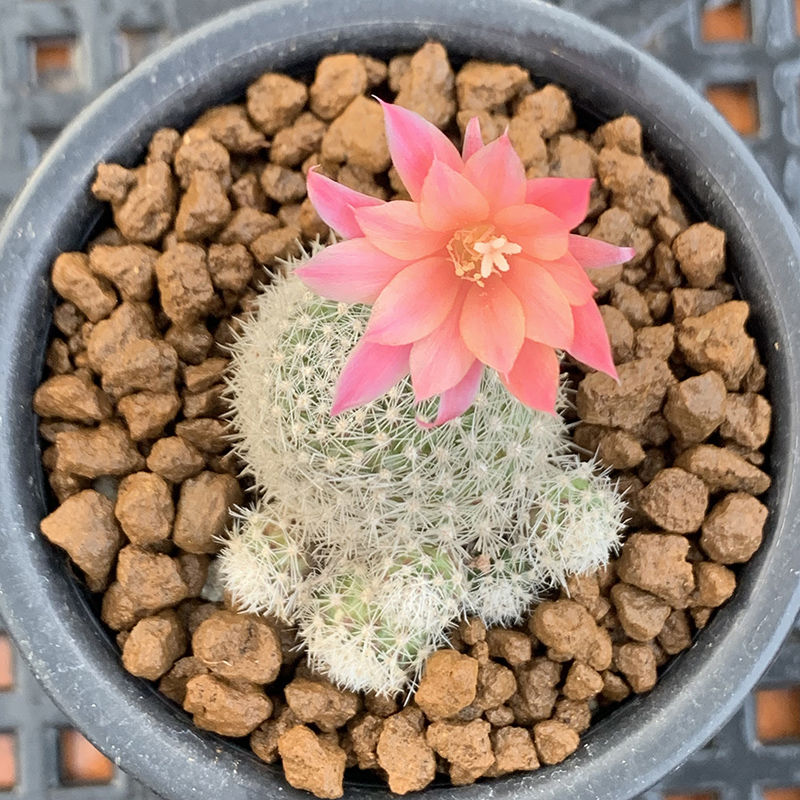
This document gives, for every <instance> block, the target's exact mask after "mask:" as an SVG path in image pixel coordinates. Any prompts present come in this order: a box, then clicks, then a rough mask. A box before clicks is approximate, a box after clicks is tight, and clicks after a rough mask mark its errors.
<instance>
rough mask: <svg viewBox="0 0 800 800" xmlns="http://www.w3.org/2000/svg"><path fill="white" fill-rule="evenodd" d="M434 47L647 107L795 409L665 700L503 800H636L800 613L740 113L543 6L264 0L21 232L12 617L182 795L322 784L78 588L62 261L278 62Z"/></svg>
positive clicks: (2, 389)
mask: <svg viewBox="0 0 800 800" xmlns="http://www.w3.org/2000/svg"><path fill="white" fill-rule="evenodd" d="M429 37H431V38H436V39H439V40H441V41H442V42H443V43H444V44H445V45H446V46H447V48H448V50H449V51H450V53H451V54H452V56H453V57H454V58H455V59H467V58H470V57H479V58H487V59H492V60H500V61H506V62H518V63H520V64H522V65H523V66H525V67H528V68H529V69H530V70H531V71H532V73H533V74H534V76H536V77H537V78H547V79H548V80H550V81H553V82H556V83H559V84H561V85H563V86H564V87H565V88H566V89H567V90H568V91H569V92H570V94H571V95H572V97H573V99H574V100H575V102H576V104H577V105H578V106H580V107H581V108H583V109H584V110H585V111H586V112H588V113H589V114H591V115H594V116H596V117H598V118H601V119H602V118H606V117H612V116H614V115H617V114H621V113H623V112H628V113H632V114H634V115H635V116H637V117H638V118H639V119H640V120H641V122H642V124H643V126H644V128H645V131H646V136H647V140H648V145H649V147H650V149H651V150H652V151H654V152H655V153H657V154H658V156H659V158H660V159H661V160H662V161H663V163H664V165H665V167H666V169H667V171H668V173H669V174H670V176H671V177H672V179H673V181H674V183H675V185H676V186H678V187H682V189H683V191H684V194H685V199H686V200H687V201H688V202H689V204H690V205H692V204H693V205H694V206H695V207H696V208H698V209H699V210H701V211H702V215H703V217H704V218H709V219H710V220H711V221H712V222H714V224H716V225H718V226H720V227H721V228H723V229H725V230H726V232H727V233H728V238H729V241H730V258H731V263H732V265H733V271H734V275H735V278H736V280H737V282H738V284H739V286H740V289H741V292H742V295H743V296H744V297H745V298H746V299H747V300H748V301H749V302H750V304H751V307H752V311H753V327H752V330H753V333H754V334H755V335H756V336H757V338H758V340H759V343H760V346H761V349H762V352H764V353H765V354H766V355H767V362H768V363H767V366H768V371H769V375H770V380H771V387H770V389H771V397H772V399H773V404H774V408H775V417H774V428H775V434H774V436H773V443H772V449H771V474H772V475H773V478H774V483H773V488H772V490H771V492H770V494H769V496H768V499H767V502H768V504H769V507H770V512H771V517H770V523H769V530H768V535H767V540H766V542H765V545H764V547H763V548H762V550H761V552H760V553H759V554H758V555H757V556H756V557H755V558H754V559H753V560H752V562H751V563H749V564H748V565H747V566H746V568H745V569H744V570H743V572H742V575H741V580H740V583H739V587H738V589H737V592H736V594H735V596H734V597H733V598H732V600H731V601H730V603H729V604H728V605H727V606H726V607H725V608H724V609H723V610H722V611H721V612H720V613H719V614H718V615H717V617H716V618H715V619H714V621H713V623H712V624H711V625H710V626H709V628H708V629H706V630H705V631H704V632H703V633H702V635H700V636H699V637H698V640H697V642H696V643H695V644H694V646H693V647H692V648H691V650H689V651H688V652H687V653H685V654H684V655H682V656H681V657H680V658H679V659H676V661H675V662H674V663H673V664H672V665H671V666H670V667H669V668H668V669H667V671H666V673H665V674H664V675H663V676H662V678H661V680H660V681H659V683H658V685H657V687H656V688H655V690H654V691H653V692H652V693H651V694H649V695H647V696H642V697H638V698H636V699H635V700H633V701H631V702H629V703H627V704H626V705H625V706H624V707H622V708H621V709H619V710H618V711H617V712H615V713H614V714H613V715H611V716H610V717H609V718H608V719H607V720H605V721H603V722H601V723H600V724H598V725H596V726H595V727H594V728H593V729H592V730H591V731H590V733H589V734H587V736H586V737H585V741H584V744H583V745H582V747H581V748H580V749H579V751H578V752H577V753H576V754H575V755H574V756H573V757H571V758H569V759H568V760H567V761H566V762H564V763H563V764H561V765H559V766H558V767H555V768H549V769H542V770H539V771H537V772H534V773H532V774H529V775H524V776H520V775H515V776H510V777H508V778H503V779H497V780H494V781H493V782H492V783H491V792H492V793H493V794H494V795H495V796H501V797H511V796H520V797H522V796H524V797H527V798H531V800H533V798H536V799H537V800H556V798H561V797H563V793H564V789H565V788H567V787H568V788H569V792H570V796H571V797H572V798H574V800H590V799H591V800H594V799H595V798H597V797H610V796H613V797H615V798H617V800H624V798H629V797H632V796H634V795H636V794H637V793H639V792H640V791H642V790H643V789H645V788H647V787H648V786H649V785H651V784H652V783H653V782H654V781H656V780H657V779H658V778H659V777H661V776H662V775H663V774H664V773H666V772H667V771H668V770H669V769H671V768H672V767H673V766H675V765H676V764H677V763H679V762H680V761H681V760H682V759H683V758H685V757H686V756H687V755H688V754H689V753H690V752H691V751H692V750H694V749H695V748H697V747H698V746H699V745H701V744H702V743H703V742H704V741H705V740H706V739H708V738H709V737H710V736H711V735H712V734H713V733H714V731H715V730H717V729H718V728H719V727H720V726H721V725H722V723H723V722H724V721H725V720H726V719H727V718H728V717H729V716H730V715H731V714H732V713H733V711H734V710H735V709H736V707H737V706H738V704H739V703H740V702H741V700H742V699H743V698H744V696H745V695H746V693H747V692H748V691H749V690H750V688H751V687H752V686H753V684H754V683H755V681H756V680H757V678H758V676H759V675H760V674H761V673H762V672H763V670H764V669H765V668H766V666H767V665H768V663H769V661H770V660H771V658H772V656H773V655H774V653H775V651H776V650H777V648H778V646H779V644H780V642H781V640H782V638H783V637H784V635H785V634H786V632H787V631H788V629H789V626H790V624H791V621H792V620H793V619H794V617H795V615H796V613H797V610H798V607H800V591H798V588H799V585H800V579H799V578H798V576H799V575H800V548H798V547H797V545H796V541H795V537H796V536H797V534H798V531H797V522H796V520H797V519H798V518H799V517H800V513H799V512H800V501H798V497H797V490H796V489H795V487H794V484H795V482H796V472H797V468H798V453H797V449H796V443H797V442H798V440H799V439H800V420H799V419H798V414H799V412H800V408H798V397H797V393H798V387H800V361H799V360H798V359H800V354H799V353H798V347H800V309H798V307H797V305H796V304H795V303H793V302H792V298H793V295H796V294H797V292H798V289H800V279H798V270H800V240H798V236H797V233H796V231H795V228H794V226H793V223H792V221H791V219H790V218H789V216H788V214H787V212H786V211H785V209H783V207H782V205H781V203H780V201H779V200H778V198H777V195H776V194H775V192H774V191H773V189H772V188H771V187H770V185H769V184H768V182H767V179H766V178H765V176H764V175H763V173H761V171H760V169H759V168H758V167H757V166H756V164H755V162H754V160H753V159H752V157H751V156H750V155H749V153H748V152H747V150H746V149H745V147H744V145H743V144H742V143H741V142H740V141H739V140H738V139H737V138H736V136H735V135H734V134H733V133H732V131H730V129H729V128H728V127H727V125H726V124H725V123H724V122H723V121H722V119H721V118H720V117H718V116H717V115H716V113H715V112H713V111H712V110H711V109H710V107H709V106H708V105H706V104H705V103H704V102H703V101H701V100H700V99H699V98H698V97H697V96H696V95H695V94H694V93H692V92H691V90H690V89H688V87H686V86H685V84H683V83H682V82H681V81H679V80H678V79H677V78H676V77H674V76H673V75H672V74H671V73H670V72H668V71H667V70H666V69H664V68H663V67H661V66H659V65H658V64H657V63H656V62H654V61H653V60H652V59H650V58H649V57H647V56H644V55H642V54H640V53H638V52H637V51H636V50H634V49H633V48H631V47H630V46H628V45H626V44H625V43H623V42H622V41H621V40H620V39H618V38H616V37H615V36H613V35H612V34H610V33H607V32H606V31H604V30H602V29H600V28H597V27H596V26H594V25H592V24H590V23H587V22H584V21H582V20H580V19H578V18H576V17H574V16H572V15H569V14H567V13H564V12H562V11H559V10H558V9H555V8H553V7H551V6H549V5H546V4H544V3H542V2H538V0H493V2H492V14H491V17H488V16H487V14H486V10H485V4H482V3H478V2H467V3H455V2H447V3H430V2H426V0H395V1H394V2H389V0H342V2H339V3H335V4H334V3H329V2H325V0H305V1H304V2H296V1H295V2H293V1H292V0H269V1H268V2H262V3H257V4H255V5H253V6H250V7H248V8H245V9H242V10H240V11H236V12H233V13H231V14H229V15H227V16H225V17H222V18H220V19H218V20H216V21H214V22H212V23H210V24H208V25H206V26H205V27H202V28H200V29H198V30H196V31H194V32H192V33H190V34H188V35H187V36H185V37H183V38H182V39H180V40H179V41H177V42H176V43H175V44H173V45H172V46H171V47H169V48H168V49H167V50H165V51H164V52H163V53H161V54H160V55H158V56H157V57H155V58H153V59H151V60H149V61H147V62H145V63H143V64H142V65H141V66H140V67H139V68H138V69H136V70H135V71H134V72H132V73H131V74H130V75H129V76H128V77H126V78H125V79H124V80H123V81H121V82H120V83H119V84H118V85H117V86H116V87H114V88H113V89H112V90H110V91H109V92H107V93H106V94H105V95H103V97H101V98H100V99H99V100H98V101H97V102H96V103H94V104H93V105H92V106H91V107H90V108H88V109H87V110H86V111H85V112H84V113H83V114H81V115H80V117H79V118H78V119H77V120H76V121H75V123H73V125H72V126H70V128H69V129H68V130H67V131H66V133H65V134H64V136H63V137H62V138H61V139H60V141H59V143H58V144H57V146H56V147H55V148H54V150H53V151H51V153H50V154H49V155H48V157H47V158H46V159H45V161H44V162H43V163H42V165H41V166H40V168H39V169H38V171H37V172H36V174H35V175H34V177H33V178H32V179H31V181H30V182H29V183H28V185H27V186H26V188H25V189H24V191H23V192H22V194H21V195H20V197H19V198H18V200H17V202H16V204H15V205H14V207H13V208H12V209H11V211H10V212H9V215H8V216H7V218H6V220H5V224H4V227H3V229H2V233H0V275H1V276H2V277H1V278H0V281H1V282H2V283H1V289H2V291H0V314H1V315H2V318H3V320H4V332H5V337H4V338H3V340H2V342H1V343H0V374H2V376H3V377H2V383H1V384H0V471H2V474H3V475H4V477H5V480H4V482H3V486H2V488H0V521H2V526H1V528H2V532H1V533H0V541H1V542H2V547H3V554H4V558H3V559H2V561H0V612H2V614H3V616H4V618H5V620H6V623H7V625H8V627H9V630H10V631H11V633H12V635H13V636H14V638H15V639H16V642H17V644H18V645H19V648H20V650H21V651H22V653H23V654H24V655H25V657H26V658H27V659H28V660H29V661H30V663H31V665H32V667H33V670H34V672H35V673H36V675H37V677H38V678H39V679H40V680H41V681H42V683H43V684H44V686H45V688H46V689H47V690H48V691H49V692H50V694H51V695H52V696H53V697H54V699H55V700H56V702H57V703H58V704H59V705H60V706H61V707H62V708H63V709H64V710H65V711H66V712H67V713H68V715H69V716H70V717H71V718H72V720H73V721H74V722H75V724H76V726H77V727H79V728H80V729H81V730H83V731H84V732H85V733H86V734H87V735H88V737H89V738H90V739H91V740H92V741H93V742H94V743H95V744H97V745H98V746H99V747H100V748H101V749H102V750H104V751H105V752H106V753H107V754H109V755H110V756H111V757H112V758H113V759H114V760H115V761H116V762H117V763H119V764H120V765H121V766H122V767H123V768H124V769H126V770H127V771H129V772H130V773H131V774H132V775H133V776H134V777H136V778H138V779H139V780H141V781H142V782H144V783H145V784H147V785H148V786H150V787H151V788H152V789H154V790H155V791H157V792H158V793H159V794H160V795H162V796H164V797H167V798H175V800H178V798H185V797H188V796H192V797H196V798H203V797H208V798H211V797H217V796H219V795H220V794H221V793H224V794H225V795H226V796H227V797H228V798H230V800H239V799H240V798H241V799H242V800H244V798H252V797H256V796H264V795H265V794H266V795H267V796H270V795H275V794H277V793H278V792H281V793H283V794H285V795H286V796H292V797H294V796H296V797H298V798H300V797H305V795H303V794H301V793H299V792H294V791H293V790H291V789H289V788H288V787H287V786H286V784H285V783H284V781H283V779H282V778H281V777H279V775H278V773H277V771H275V772H273V771H272V770H270V769H269V768H267V767H265V766H264V765H263V764H261V763H259V762H258V761H257V760H256V758H255V757H254V756H252V755H251V754H250V753H248V752H247V751H245V750H244V749H243V748H239V747H237V746H236V745H234V744H231V743H228V742H223V741H222V740H221V739H219V738H217V737H215V736H212V735H208V734H203V733H202V732H200V731H198V730H196V729H194V728H193V727H192V726H191V725H190V724H189V721H188V719H187V718H186V717H185V715H183V714H182V713H181V712H179V711H177V710H176V709H175V708H174V707H172V706H171V705H170V704H169V703H168V702H167V701H165V700H164V699H163V698H161V697H159V696H158V695H157V694H156V692H155V691H154V690H152V689H151V688H150V687H148V686H147V685H146V684H144V683H143V682H141V681H139V680H137V679H135V678H132V677H131V676H129V675H127V674H126V673H124V671H123V670H122V668H121V667H120V665H119V663H118V655H117V653H116V651H115V648H114V646H113V643H112V640H111V639H110V637H109V636H108V635H107V633H106V632H105V631H103V630H102V628H101V625H100V624H99V622H98V621H97V617H96V615H95V613H94V612H93V611H92V609H91V608H90V607H89V605H88V603H87V601H86V598H85V596H84V595H83V594H82V592H81V590H80V588H79V586H78V583H77V581H75V580H74V578H73V577H72V575H71V574H70V573H69V572H68V570H67V569H66V567H65V562H64V561H63V560H62V559H61V558H60V557H59V556H58V555H57V554H56V553H55V552H54V551H53V549H52V548H51V547H50V546H49V545H48V544H47V543H46V542H45V541H44V540H43V539H42V538H41V537H39V536H38V535H37V533H36V531H37V528H38V524H39V520H40V519H41V517H42V516H43V514H44V510H45V505H44V489H43V481H42V470H41V466H40V454H39V450H38V446H37V441H36V427H35V424H34V419H33V414H32V411H31V408H30V398H31V396H32V393H33V391H34V388H35V387H36V385H37V383H38V380H39V373H40V370H41V364H42V361H43V354H44V347H45V342H46V338H47V329H48V326H49V322H50V303H49V294H48V293H49V289H48V282H47V271H48V268H49V265H50V263H51V262H52V260H53V258H54V257H55V255H56V254H57V253H58V252H60V251H62V250H65V249H73V248H77V247H80V246H81V245H82V244H83V243H84V241H85V240H86V238H87V237H88V235H89V234H90V232H91V230H92V228H93V227H94V225H95V223H96V222H97V219H98V216H99V206H98V204H97V203H95V202H94V201H93V200H92V199H90V195H89V192H88V186H89V183H90V181H91V179H92V177H93V174H94V169H95V166H96V164H97V163H98V162H100V161H119V162H122V163H128V164H130V163H133V162H134V161H135V160H136V159H137V158H138V157H140V156H141V154H142V152H143V151H144V148H145V146H146V143H147V141H148V139H149V136H150V134H152V132H153V131H154V130H156V129H157V128H158V127H161V126H164V125H170V126H174V127H178V128H182V127H185V126H186V125H187V124H188V122H189V121H190V120H192V119H193V118H194V117H196V116H197V115H198V114H199V113H201V112H202V110H204V109H205V108H206V107H208V106H210V105H212V104H215V103H220V102H224V101H226V100H229V99H231V98H234V97H236V96H238V95H240V94H241V93H242V92H243V90H244V87H245V86H246V85H247V83H248V82H250V81H252V80H253V79H255V78H256V77H257V76H258V75H259V74H260V73H262V72H264V71H266V70H270V69H277V70H289V71H295V72H302V71H303V70H304V69H307V68H309V67H311V66H313V64H314V63H315V62H316V61H317V60H318V59H319V58H320V57H321V56H323V55H325V54H326V53H328V52H331V51H336V50H357V51H362V52H372V53H374V54H376V55H391V54H394V53H397V52H401V51H407V50H411V49H412V48H414V47H417V46H419V45H420V44H421V43H422V42H423V41H424V40H425V39H427V38H429ZM479 238H481V237H479ZM487 241H488V242H489V243H490V244H491V245H492V250H491V253H492V254H494V255H491V262H492V266H493V267H494V266H497V265H498V264H502V260H501V259H500V257H498V256H497V255H496V254H497V253H500V254H502V253H503V251H504V249H507V247H508V246H509V243H506V244H505V245H503V244H498V245H497V246H495V244H494V242H493V241H491V240H487ZM475 242H476V243H477V242H478V239H476V240H475ZM481 249H486V248H481ZM478 254H480V250H479V249H477V248H475V255H476V257H477V255H478ZM487 254H489V253H488V252H487V253H483V254H481V255H487ZM476 261H477V259H476ZM459 263H460V261H459ZM488 267H489V264H488V261H487V269H488ZM474 269H475V267H474V266H473V270H474ZM486 791H487V785H485V784H478V785H475V786H472V787H464V788H455V789H454V788H444V787H441V788H440V787H433V788H431V789H429V790H427V793H428V794H429V795H437V796H438V795H443V794H447V795H448V796H456V795H458V796H460V797H462V798H465V799H466V798H475V800H477V798H479V797H483V796H484V795H485V794H486ZM347 792H348V796H349V797H367V796H375V795H377V794H379V793H385V792H386V790H385V789H383V788H378V787H377V786H375V785H372V784H367V783H357V782H352V783H350V784H349V786H348V790H347Z"/></svg>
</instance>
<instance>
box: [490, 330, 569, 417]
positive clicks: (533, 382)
mask: <svg viewBox="0 0 800 800" xmlns="http://www.w3.org/2000/svg"><path fill="white" fill-rule="evenodd" d="M559 370H560V366H559V362H558V356H557V355H556V352H555V350H553V348H552V347H548V346H547V345H545V344H541V343H539V342H532V341H531V340H530V339H526V340H525V343H524V344H523V345H522V349H521V350H520V351H519V355H518V356H517V360H516V361H515V362H514V366H513V368H512V369H511V371H510V372H509V373H508V374H506V375H502V376H501V380H502V381H503V383H504V384H505V386H506V388H507V389H508V391H509V392H511V394H513V395H514V397H516V398H517V399H518V400H520V401H521V402H522V403H524V404H525V405H526V406H529V407H530V408H535V409H536V410H537V411H546V412H548V413H549V414H555V409H556V398H557V396H558V378H559Z"/></svg>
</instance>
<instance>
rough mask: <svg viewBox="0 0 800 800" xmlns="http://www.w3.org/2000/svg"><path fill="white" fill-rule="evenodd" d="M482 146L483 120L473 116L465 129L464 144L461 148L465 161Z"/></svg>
mask: <svg viewBox="0 0 800 800" xmlns="http://www.w3.org/2000/svg"><path fill="white" fill-rule="evenodd" d="M481 147H483V136H482V135H481V121H480V120H479V119H478V118H477V117H472V119H471V120H470V121H469V122H468V123H467V128H466V130H465V131H464V146H463V147H462V148H461V157H462V158H463V159H464V161H468V160H469V159H470V158H471V157H472V156H473V155H475V153H477V152H478V150H480V149H481Z"/></svg>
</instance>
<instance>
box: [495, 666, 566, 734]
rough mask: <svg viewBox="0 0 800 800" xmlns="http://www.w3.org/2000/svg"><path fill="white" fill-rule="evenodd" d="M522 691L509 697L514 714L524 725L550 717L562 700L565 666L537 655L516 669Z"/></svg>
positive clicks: (518, 684) (518, 683)
mask: <svg viewBox="0 0 800 800" xmlns="http://www.w3.org/2000/svg"><path fill="white" fill-rule="evenodd" d="M516 677H517V686H518V687H519V693H518V694H516V695H514V696H512V697H511V698H510V699H509V701H508V702H509V705H510V706H511V708H512V709H513V711H514V717H515V718H516V720H517V722H518V723H519V724H521V725H529V724H530V723H532V722H535V721H538V720H541V719H547V718H548V717H549V716H550V714H551V713H552V711H553V706H554V705H555V702H556V700H557V699H558V690H557V689H556V686H558V684H559V682H560V681H561V665H560V664H556V663H555V662H554V661H551V660H550V659H549V658H535V659H533V660H532V661H531V662H529V663H528V664H525V665H523V666H522V667H519V668H518V669H517V671H516Z"/></svg>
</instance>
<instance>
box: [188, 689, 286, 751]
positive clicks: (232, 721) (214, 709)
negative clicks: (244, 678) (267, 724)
mask: <svg viewBox="0 0 800 800" xmlns="http://www.w3.org/2000/svg"><path fill="white" fill-rule="evenodd" d="M183 707H184V709H185V710H186V711H188V712H189V713H190V714H193V715H194V724H195V725H197V727H198V728H203V729H204V730H207V731H213V732H214V733H218V734H220V735H221V736H234V737H237V738H238V737H239V736H247V735H248V734H250V733H252V732H253V731H254V730H255V729H256V728H257V727H258V726H259V725H260V724H261V723H262V722H263V721H264V720H265V719H266V718H267V717H268V716H269V715H270V714H271V713H272V701H271V700H270V699H269V698H268V697H267V696H266V695H265V694H264V691H263V689H261V688H260V687H258V686H254V685H253V684H251V683H241V682H239V683H237V682H233V681H228V680H226V679H225V678H222V677H220V676H218V675H198V676H197V677H195V678H192V679H191V680H190V681H188V682H187V684H186V697H185V699H184V702H183Z"/></svg>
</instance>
